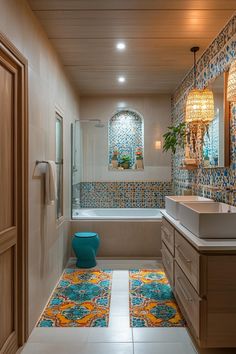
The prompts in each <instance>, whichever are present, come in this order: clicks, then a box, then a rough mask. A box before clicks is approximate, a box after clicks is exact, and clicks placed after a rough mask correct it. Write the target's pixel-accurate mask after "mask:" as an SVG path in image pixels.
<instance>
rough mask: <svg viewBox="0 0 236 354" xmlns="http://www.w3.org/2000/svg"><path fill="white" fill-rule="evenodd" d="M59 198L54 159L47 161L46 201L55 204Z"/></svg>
mask: <svg viewBox="0 0 236 354" xmlns="http://www.w3.org/2000/svg"><path fill="white" fill-rule="evenodd" d="M56 199H57V175H56V164H55V162H54V161H47V167H46V178H45V201H46V204H48V205H53V204H54V202H55V201H56Z"/></svg>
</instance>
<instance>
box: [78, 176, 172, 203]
mask: <svg viewBox="0 0 236 354" xmlns="http://www.w3.org/2000/svg"><path fill="white" fill-rule="evenodd" d="M171 194H172V184H171V182H81V183H80V207H81V208H164V204H165V196H166V195H171ZM74 207H75V208H78V205H77V204H76V205H74Z"/></svg>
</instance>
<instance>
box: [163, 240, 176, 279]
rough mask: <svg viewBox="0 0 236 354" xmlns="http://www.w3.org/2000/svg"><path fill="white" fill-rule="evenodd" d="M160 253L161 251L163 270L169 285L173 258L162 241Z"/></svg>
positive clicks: (172, 276)
mask: <svg viewBox="0 0 236 354" xmlns="http://www.w3.org/2000/svg"><path fill="white" fill-rule="evenodd" d="M161 253H162V262H163V265H164V268H165V272H166V275H167V278H168V280H169V282H170V284H171V285H173V280H174V279H173V278H174V258H173V256H172V255H171V253H170V251H169V250H168V248H167V247H166V245H165V244H164V242H162V247H161Z"/></svg>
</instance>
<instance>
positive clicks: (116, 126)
mask: <svg viewBox="0 0 236 354" xmlns="http://www.w3.org/2000/svg"><path fill="white" fill-rule="evenodd" d="M108 136H109V164H110V163H111V160H112V156H113V152H114V150H115V149H117V150H118V151H119V155H122V154H128V155H129V156H130V157H131V166H133V165H134V163H135V151H136V149H137V148H141V149H142V150H143V146H144V141H143V121H142V118H141V117H140V115H139V114H137V113H136V112H133V111H130V110H123V111H120V112H118V113H116V114H115V115H114V116H113V117H112V118H111V119H110V121H109V130H108Z"/></svg>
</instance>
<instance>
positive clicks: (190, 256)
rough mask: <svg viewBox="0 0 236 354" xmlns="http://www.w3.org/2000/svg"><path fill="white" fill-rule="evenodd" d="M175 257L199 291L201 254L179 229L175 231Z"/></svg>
mask: <svg viewBox="0 0 236 354" xmlns="http://www.w3.org/2000/svg"><path fill="white" fill-rule="evenodd" d="M175 259H176V260H177V262H178V264H179V265H180V267H181V268H182V270H183V271H184V273H185V275H186V276H187V278H188V279H189V281H190V282H191V284H192V285H193V287H194V288H195V289H196V291H198V293H199V292H200V274H199V273H200V255H199V253H198V252H197V251H196V250H195V249H194V248H193V247H192V246H191V245H190V244H189V243H188V242H187V241H186V240H185V239H184V238H183V236H182V235H181V234H180V233H179V232H177V231H175Z"/></svg>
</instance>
